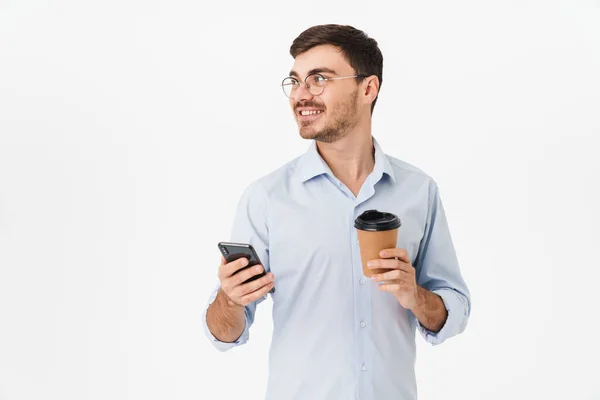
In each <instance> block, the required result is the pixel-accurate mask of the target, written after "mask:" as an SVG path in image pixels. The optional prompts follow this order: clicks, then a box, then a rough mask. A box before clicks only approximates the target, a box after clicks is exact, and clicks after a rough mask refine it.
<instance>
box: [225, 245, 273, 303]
mask: <svg viewBox="0 0 600 400" xmlns="http://www.w3.org/2000/svg"><path fill="white" fill-rule="evenodd" d="M217 246H218V247H219V251H220V252H221V254H223V257H224V258H225V261H226V262H228V263H230V262H232V261H235V260H238V259H240V258H242V257H246V258H247V259H248V265H247V266H245V267H244V268H240V269H238V270H237V271H235V272H234V273H233V274H234V275H235V274H237V273H238V272H240V271H243V270H245V269H247V268H250V267H252V266H253V265H256V264H260V265H263V263H262V262H261V261H260V259H259V258H258V254H256V250H254V247H252V245H251V244H248V243H230V242H220V243H219V244H218V245H217ZM263 267H264V265H263ZM266 274H267V273H266V272H265V271H263V272H261V273H260V274H258V275H254V276H253V277H251V278H249V279H246V280H245V281H244V282H243V283H248V282H252V281H254V280H256V279H260V278H261V277H263V276H265V275H266ZM269 293H271V294H272V293H275V286H273V288H272V289H271V290H270V291H269Z"/></svg>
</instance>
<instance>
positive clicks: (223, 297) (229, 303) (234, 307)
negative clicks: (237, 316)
mask: <svg viewBox="0 0 600 400" xmlns="http://www.w3.org/2000/svg"><path fill="white" fill-rule="evenodd" d="M217 295H218V296H220V298H221V302H222V303H223V304H224V305H225V306H226V307H227V308H229V309H231V310H237V309H243V308H244V306H242V305H240V304H237V303H235V302H234V301H233V300H231V298H230V297H229V296H227V293H225V292H224V291H223V289H222V288H221V289H219V293H218V294H217Z"/></svg>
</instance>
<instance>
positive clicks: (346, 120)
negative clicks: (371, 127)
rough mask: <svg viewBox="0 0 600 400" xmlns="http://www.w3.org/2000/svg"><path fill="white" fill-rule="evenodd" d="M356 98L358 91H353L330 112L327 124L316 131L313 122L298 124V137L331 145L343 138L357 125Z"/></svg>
mask: <svg viewBox="0 0 600 400" xmlns="http://www.w3.org/2000/svg"><path fill="white" fill-rule="evenodd" d="M357 97H358V90H355V91H354V92H353V93H352V94H351V95H350V96H349V98H348V101H347V102H345V103H342V104H340V105H339V106H337V107H336V108H335V110H333V111H332V113H331V115H329V121H328V123H327V124H326V125H325V126H324V127H323V128H321V129H320V130H318V131H316V130H315V128H314V127H313V125H314V122H312V121H305V122H300V126H299V128H300V136H301V137H302V138H303V139H314V140H317V141H319V142H324V143H333V142H336V141H338V140H340V139H342V138H344V137H345V136H346V135H348V133H349V132H350V129H351V128H353V127H354V126H355V125H356V123H357V119H358V115H357V112H356V99H357Z"/></svg>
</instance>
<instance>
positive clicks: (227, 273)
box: [219, 256, 248, 281]
mask: <svg viewBox="0 0 600 400" xmlns="http://www.w3.org/2000/svg"><path fill="white" fill-rule="evenodd" d="M221 257H223V256H221ZM247 265H248V259H247V258H246V257H241V258H239V259H237V260H234V261H231V262H229V263H227V264H223V265H221V267H220V268H219V279H220V280H221V281H223V280H224V279H227V278H229V277H231V276H232V275H233V274H234V273H235V272H237V271H238V270H239V269H241V268H244V267H245V266H247Z"/></svg>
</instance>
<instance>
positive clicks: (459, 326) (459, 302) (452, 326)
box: [417, 288, 469, 345]
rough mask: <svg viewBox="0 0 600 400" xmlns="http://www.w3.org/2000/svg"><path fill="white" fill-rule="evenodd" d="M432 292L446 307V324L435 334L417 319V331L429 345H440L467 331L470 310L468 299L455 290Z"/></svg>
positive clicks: (436, 290)
mask: <svg viewBox="0 0 600 400" xmlns="http://www.w3.org/2000/svg"><path fill="white" fill-rule="evenodd" d="M432 292H433V293H435V294H437V295H438V296H440V297H441V298H442V301H443V302H444V307H446V311H447V312H448V317H447V318H446V322H445V323H444V326H442V329H440V331H439V332H433V331H430V330H429V329H427V328H425V327H424V326H423V325H421V323H420V322H419V320H418V319H417V329H418V330H419V332H420V333H421V336H423V338H424V339H425V340H426V341H427V342H428V343H431V344H432V345H438V344H441V343H442V342H444V341H445V340H446V339H449V338H451V337H452V336H455V335H458V334H459V333H461V332H462V331H464V330H465V327H466V325H467V319H468V317H469V310H468V306H467V304H466V299H465V298H464V297H463V295H462V294H460V293H458V292H457V291H455V290H452V289H446V288H444V289H435V290H432Z"/></svg>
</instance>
